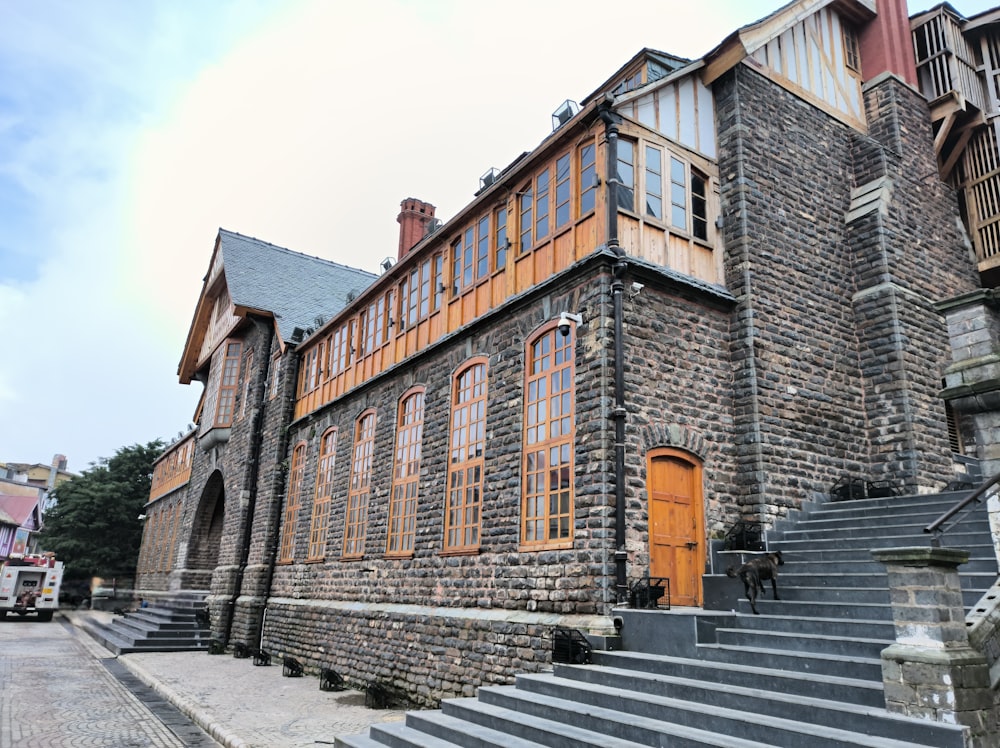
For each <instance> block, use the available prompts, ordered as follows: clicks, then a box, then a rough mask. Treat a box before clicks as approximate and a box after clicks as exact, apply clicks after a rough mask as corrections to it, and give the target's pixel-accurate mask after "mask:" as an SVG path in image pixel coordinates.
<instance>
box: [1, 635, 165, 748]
mask: <svg viewBox="0 0 1000 748" xmlns="http://www.w3.org/2000/svg"><path fill="white" fill-rule="evenodd" d="M58 621H59V619H58V618H56V620H55V621H52V622H47V623H42V622H38V621H35V620H33V619H31V618H8V619H6V620H3V621H0V748H76V747H77V746H80V747H81V748H82V747H85V746H86V747H88V748H89V747H90V746H109V747H112V746H113V747H114V748H128V747H131V746H155V747H157V748H159V747H161V746H162V747H163V748H184V746H185V743H184V742H182V741H181V740H180V739H179V738H178V737H176V736H175V735H174V733H173V732H171V731H170V729H168V728H167V727H166V726H165V725H164V724H163V723H162V722H161V721H160V720H159V719H157V718H156V717H155V716H154V714H153V713H152V711H151V710H150V709H149V708H148V707H147V706H146V705H145V704H143V703H142V702H141V701H140V700H139V698H137V697H136V696H135V695H134V694H132V693H131V692H129V691H128V690H127V689H126V688H125V687H124V686H122V685H121V684H120V683H119V682H118V680H117V679H116V678H115V677H114V675H112V674H111V673H110V672H109V671H108V669H107V668H105V667H104V666H103V665H102V663H101V661H100V659H98V657H97V656H96V655H98V654H100V653H99V652H97V651H95V650H94V649H92V648H91V647H90V646H89V644H90V639H89V637H87V636H86V634H84V633H83V632H82V631H80V630H79V629H74V628H71V627H68V626H64V625H61V624H60V623H59V622H58ZM103 654H104V656H108V653H107V652H104V653H103Z"/></svg>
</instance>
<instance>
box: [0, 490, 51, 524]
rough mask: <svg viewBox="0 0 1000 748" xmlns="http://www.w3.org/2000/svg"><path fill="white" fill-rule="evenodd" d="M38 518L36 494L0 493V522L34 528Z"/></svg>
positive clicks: (38, 521) (38, 520) (38, 522)
mask: <svg viewBox="0 0 1000 748" xmlns="http://www.w3.org/2000/svg"><path fill="white" fill-rule="evenodd" d="M40 520H41V518H40V517H39V516H38V496H37V495H36V496H10V495H8V494H0V524H3V525H14V526H16V527H27V528H29V529H36V528H37V527H38V525H39V524H40Z"/></svg>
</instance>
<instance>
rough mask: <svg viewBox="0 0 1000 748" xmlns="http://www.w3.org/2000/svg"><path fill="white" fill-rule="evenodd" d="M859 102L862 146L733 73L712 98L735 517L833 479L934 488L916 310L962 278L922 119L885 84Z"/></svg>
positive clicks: (963, 283)
mask: <svg viewBox="0 0 1000 748" xmlns="http://www.w3.org/2000/svg"><path fill="white" fill-rule="evenodd" d="M867 95H868V103H869V107H868V114H869V117H870V119H871V122H872V127H871V132H870V133H869V134H868V135H863V134H861V133H858V132H857V131H855V130H853V129H852V128H850V127H848V126H846V125H843V124H841V123H839V122H838V121H836V120H834V119H833V118H831V117H829V116H828V115H826V114H825V113H823V112H822V111H820V110H818V109H816V108H814V107H812V106H810V105H809V104H807V103H805V102H803V101H801V100H799V99H797V98H796V97H795V96H793V95H792V94H790V93H788V92H786V91H784V90H783V89H781V88H780V87H778V86H776V85H775V84H774V83H772V82H770V81H768V80H767V79H766V78H765V77H763V76H761V75H759V74H758V73H756V72H754V71H753V70H752V69H750V68H749V67H747V66H745V65H739V66H737V67H736V68H735V69H734V70H733V72H731V73H730V74H729V75H728V76H726V77H725V78H724V79H723V80H722V81H721V82H720V83H718V84H716V102H717V115H718V133H719V146H720V148H719V151H720V163H719V171H720V178H721V182H722V189H721V197H722V212H723V217H724V229H723V232H724V235H725V241H726V251H727V254H726V263H725V269H726V282H727V287H728V288H729V289H730V291H731V292H732V293H733V294H734V295H735V296H736V297H737V299H738V305H737V309H736V312H735V314H734V316H733V329H732V351H733V360H734V366H735V383H734V388H735V411H736V424H735V427H736V433H737V438H736V445H737V446H736V448H737V450H738V455H737V459H738V465H739V471H738V481H739V486H738V493H739V497H740V501H741V503H742V504H743V506H744V511H745V512H747V513H753V514H756V515H758V516H759V515H761V514H764V515H766V516H772V517H773V516H782V515H784V514H785V513H786V511H787V510H788V509H789V508H793V507H797V506H799V505H800V503H801V502H802V501H804V500H809V499H821V498H823V497H825V496H826V495H827V494H828V492H829V489H830V487H831V486H832V484H833V483H835V482H836V481H837V480H838V479H839V478H841V477H842V476H843V475H845V474H850V475H860V476H863V477H867V478H869V479H883V478H885V479H891V480H893V481H894V482H896V483H897V485H900V486H903V485H905V487H906V488H908V489H910V490H930V489H933V488H939V487H941V486H942V485H943V484H944V482H946V481H947V480H948V477H949V474H950V467H949V466H950V458H949V452H948V446H947V441H946V430H945V417H944V409H943V406H942V405H941V404H940V402H939V401H937V400H936V393H937V391H938V389H939V387H940V376H941V373H942V371H943V365H944V363H945V360H946V359H945V354H946V351H947V338H946V332H945V329H944V325H943V320H942V319H941V317H940V315H938V314H936V313H935V312H934V311H933V306H932V304H933V302H934V301H935V300H937V299H938V298H941V297H944V296H947V295H948V294H950V293H952V292H953V291H955V290H957V289H961V288H965V287H967V285H968V284H970V283H974V278H973V275H974V274H973V273H972V272H971V270H970V267H969V265H968V262H967V257H966V253H965V250H964V248H963V245H962V241H961V231H960V226H959V224H958V223H957V221H958V212H957V206H956V203H955V200H954V195H953V194H952V193H951V191H950V190H949V189H948V188H947V187H945V186H943V185H941V184H940V183H939V182H938V181H937V176H936V175H937V171H936V164H935V162H934V158H933V146H932V140H931V138H930V134H929V133H930V129H929V122H928V115H927V111H926V103H925V102H923V101H922V100H921V99H920V98H919V96H918V95H917V94H916V93H915V92H913V91H912V90H910V89H908V88H906V87H905V86H904V85H903V84H901V83H899V82H898V81H897V80H896V79H894V78H888V79H886V80H884V81H881V82H879V83H878V84H877V85H875V86H874V87H872V88H870V90H869V91H868V93H867ZM878 177H888V178H889V179H890V181H891V184H890V185H889V186H888V188H887V193H888V195H889V197H888V198H886V205H884V206H879V207H880V209H881V210H876V211H874V212H873V213H869V214H867V215H865V216H863V217H861V218H857V219H854V220H853V221H852V222H851V223H850V224H849V223H848V220H847V219H848V214H849V211H850V210H851V209H852V207H854V206H852V190H853V189H855V188H857V187H860V186H862V185H864V184H867V183H869V182H870V181H871V180H873V179H875V178H878ZM880 263H881V264H880ZM939 277H940V279H941V280H940V285H939V284H938V278H939ZM886 284H888V285H886ZM892 284H895V286H893V285H892Z"/></svg>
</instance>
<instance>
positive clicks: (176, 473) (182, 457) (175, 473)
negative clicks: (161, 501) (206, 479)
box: [149, 433, 194, 501]
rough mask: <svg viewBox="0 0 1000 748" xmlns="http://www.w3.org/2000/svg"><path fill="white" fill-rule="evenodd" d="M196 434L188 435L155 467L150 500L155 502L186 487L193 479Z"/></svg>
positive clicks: (171, 447) (163, 456)
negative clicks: (192, 466) (192, 467)
mask: <svg viewBox="0 0 1000 748" xmlns="http://www.w3.org/2000/svg"><path fill="white" fill-rule="evenodd" d="M193 458H194V434H193V433H191V434H188V435H187V436H186V437H184V438H183V439H180V440H178V441H177V442H175V443H174V444H172V445H170V447H169V448H168V449H167V451H165V452H164V453H163V454H162V455H161V456H160V458H159V459H158V460H157V461H156V464H155V465H154V466H153V480H152V484H151V486H150V489H149V500H150V501H153V500H155V499H158V498H159V497H161V496H164V495H166V494H168V493H170V492H171V491H173V490H175V489H177V488H179V487H181V486H183V485H185V484H186V483H187V482H188V481H189V480H190V479H191V461H192V459H193Z"/></svg>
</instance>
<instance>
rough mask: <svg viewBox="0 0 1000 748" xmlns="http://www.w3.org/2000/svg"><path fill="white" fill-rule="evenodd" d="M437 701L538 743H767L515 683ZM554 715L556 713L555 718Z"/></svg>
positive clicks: (760, 747)
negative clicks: (524, 689) (584, 703)
mask: <svg viewBox="0 0 1000 748" xmlns="http://www.w3.org/2000/svg"><path fill="white" fill-rule="evenodd" d="M528 696H530V698H528ZM496 702H499V703H496ZM505 704H509V705H510V706H506V705H505ZM442 707H443V709H444V711H445V713H446V714H449V713H450V714H453V715H455V716H461V717H462V718H463V719H466V720H468V721H470V722H475V723H477V724H491V725H502V726H503V729H504V730H505V731H509V732H510V734H512V735H516V736H525V735H530V736H532V737H533V738H534V739H535V740H537V741H539V742H540V743H542V744H543V745H547V746H558V747H559V748H574V747H576V746H593V748H626V747H628V748H635V747H636V746H645V745H669V746H671V748H699V747H701V746H716V747H717V748H764V747H765V746H767V745H769V744H767V743H760V742H756V741H753V740H747V739H745V738H742V737H732V736H729V735H726V734H721V733H717V732H712V731H708V730H700V729H697V728H691V727H688V726H686V725H678V724H673V723H668V722H665V721H661V720H656V719H651V718H648V717H640V716H635V715H624V714H622V713H621V712H620V711H615V710H611V709H599V708H593V707H591V708H588V709H586V710H581V709H580V708H579V705H577V704H574V703H573V702H571V701H566V700H564V699H556V698H551V697H541V696H539V695H537V694H530V695H528V694H519V693H518V692H517V689H516V687H514V686H491V687H485V688H480V689H479V698H478V700H477V699H468V700H458V701H446V702H444V704H442ZM511 707H517V708H516V709H515V708H511ZM553 717H558V718H560V719H559V720H558V721H557V720H556V719H553ZM593 728H597V729H593Z"/></svg>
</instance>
